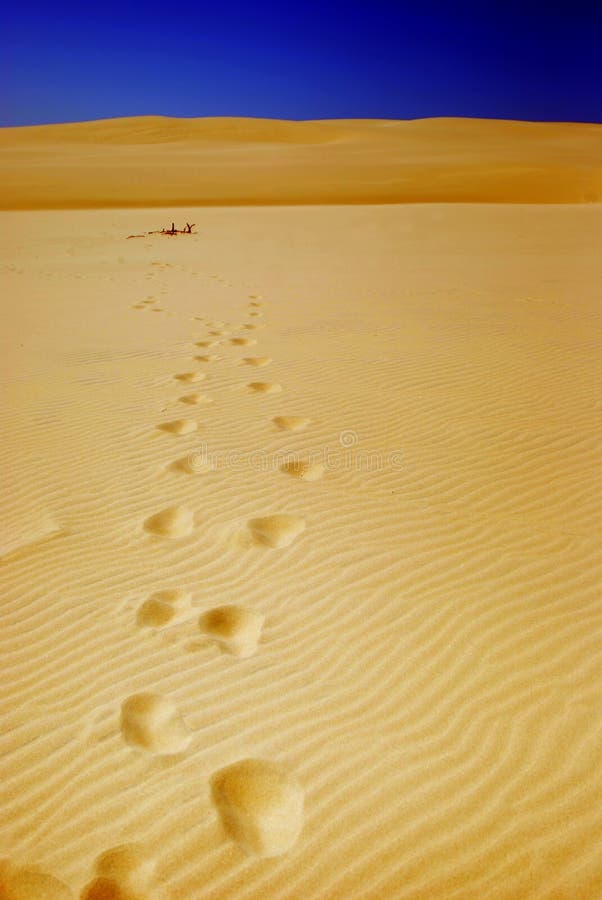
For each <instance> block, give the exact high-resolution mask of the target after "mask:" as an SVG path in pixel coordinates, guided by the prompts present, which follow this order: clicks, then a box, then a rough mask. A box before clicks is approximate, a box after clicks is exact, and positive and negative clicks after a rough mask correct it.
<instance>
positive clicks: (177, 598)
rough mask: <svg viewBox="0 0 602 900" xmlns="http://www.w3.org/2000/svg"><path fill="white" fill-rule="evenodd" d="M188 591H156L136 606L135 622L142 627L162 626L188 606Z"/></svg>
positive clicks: (189, 597)
mask: <svg viewBox="0 0 602 900" xmlns="http://www.w3.org/2000/svg"><path fill="white" fill-rule="evenodd" d="M190 599H191V595H190V592H189V591H181V590H169V591H157V592H156V593H154V594H151V596H150V597H149V598H148V599H147V600H145V601H144V603H142V604H141V606H139V607H138V613H137V615H136V622H137V624H138V625H140V627H142V628H163V626H164V625H168V624H169V622H172V621H173V620H174V619H175V618H176V617H177V616H178V615H179V614H181V613H182V611H183V610H185V609H186V608H187V607H189V606H190Z"/></svg>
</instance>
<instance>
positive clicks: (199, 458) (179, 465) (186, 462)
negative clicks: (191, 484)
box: [169, 452, 215, 475]
mask: <svg viewBox="0 0 602 900" xmlns="http://www.w3.org/2000/svg"><path fill="white" fill-rule="evenodd" d="M169 469H170V471H172V472H185V473H186V475H207V474H208V473H209V472H213V471H215V465H214V464H213V463H212V462H211V460H210V459H208V457H207V455H206V454H205V453H202V452H201V453H195V452H192V453H189V454H188V456H183V457H182V459H177V460H176V461H175V462H172V463H171V465H170V466H169Z"/></svg>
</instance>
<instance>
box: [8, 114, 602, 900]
mask: <svg viewBox="0 0 602 900" xmlns="http://www.w3.org/2000/svg"><path fill="white" fill-rule="evenodd" d="M74 127H75V126H74ZM81 127H82V129H83V128H84V126H81ZM278 127H279V126H278V125H277V124H276V125H275V126H274V128H275V129H276V130H277V129H278ZM324 127H326V126H324ZM328 127H330V126H328ZM333 127H334V126H333ZM366 127H368V126H366ZM375 127H376V126H375ZM379 127H381V126H379ZM382 127H383V128H384V127H385V126H382ZM76 130H77V129H76ZM319 133H322V132H321V131H320V132H319ZM164 150H165V148H163V149H162V151H161V152H164ZM82 154H83V150H82ZM83 183H84V182H83V181H77V180H74V182H73V184H74V190H75V189H78V190H79V187H78V185H79V186H80V187H81V185H82V184H83ZM55 187H56V190H57V191H58V186H55ZM467 189H468V186H467ZM89 190H90V191H93V190H94V186H93V185H92V184H90V185H89ZM172 218H176V220H177V224H183V221H184V220H188V221H190V222H196V223H197V233H196V234H193V235H190V236H178V237H173V238H172V237H162V236H159V235H157V236H153V237H143V238H137V239H131V240H128V239H127V236H128V235H130V234H135V233H142V232H146V231H150V230H152V229H157V228H161V227H162V226H163V225H167V224H168V223H170V222H171V220H172ZM0 229H1V233H2V251H1V256H0V265H1V282H0V294H1V297H2V301H1V302H2V316H3V323H4V327H3V329H2V332H1V335H0V340H1V346H0V355H1V359H2V366H3V379H2V381H3V397H2V404H1V406H0V427H1V428H2V434H3V440H2V444H1V452H2V457H1V462H2V465H1V466H0V478H1V479H2V497H3V506H2V516H1V517H0V578H1V591H0V603H1V611H2V629H1V630H0V707H1V709H2V713H3V718H2V729H1V733H0V793H1V799H0V804H1V817H0V897H2V900H42V898H44V900H68V898H70V897H71V898H80V897H81V898H85V900H108V898H113V900H115V898H122V900H123V898H128V900H135V898H136V900H159V898H162V900H224V898H227V900H276V898H278V900H313V898H316V900H390V898H395V900H397V898H402V900H406V898H408V900H450V898H454V900H483V898H485V900H488V898H491V900H522V898H529V900H552V898H553V900H560V898H562V900H574V898H577V900H594V898H598V897H600V896H602V862H601V856H600V853H599V850H600V834H601V825H602V822H601V816H600V800H601V798H602V767H601V766H600V754H601V750H602V715H601V708H600V697H601V696H602V669H601V667H600V647H601V646H602V635H601V625H602V606H601V604H600V576H601V570H602V552H601V550H600V537H601V533H602V505H601V503H600V500H601V493H602V492H601V490H600V488H601V483H600V456H599V452H600V432H601V430H602V429H601V427H600V411H601V408H602V400H601V398H600V384H601V383H602V352H601V351H602V340H601V325H602V316H601V304H600V283H601V281H602V260H601V257H600V253H599V237H600V233H601V231H602V207H600V205H557V206H556V205H545V206H544V205H531V206H530V205H509V204H506V205H488V204H483V203H480V204H448V205H446V204H427V205H405V206H404V205H388V206H376V205H373V206H369V205H366V206H359V205H358V206H337V205H330V206H322V207H298V208H293V207H290V208H287V207H278V208H276V207H272V208H269V207H255V208H246V209H228V208H213V209H200V208H194V207H192V206H191V207H187V208H185V209H182V210H181V211H179V212H177V213H174V212H173V209H172V207H169V208H166V209H137V210H136V209H129V210H96V211H72V212H65V211H63V212H58V211H54V212H53V211H46V212H23V211H21V212H18V211H14V212H5V213H2V215H1V216H0ZM250 326H252V327H250ZM251 335H252V336H253V338H255V339H256V341H257V343H256V344H255V345H254V346H253V350H252V353H253V354H256V355H257V358H262V359H264V358H265V359H269V360H270V362H269V365H267V366H266V368H264V369H261V371H256V370H255V369H253V368H252V367H250V366H249V364H248V361H249V348H248V345H245V344H240V343H237V342H236V339H238V338H244V337H249V336H251ZM212 340H218V341H220V343H218V344H216V345H214V346H212V347H211V348H210V353H209V354H208V355H207V356H206V357H204V358H203V359H199V348H198V343H199V342H203V341H212ZM253 358H255V356H254V357H253ZM258 378H262V380H261V381H260V380H254V379H258ZM249 385H255V387H249ZM275 386H278V387H279V388H280V390H275V389H274V387H275ZM191 397H194V398H195V399H194V402H193V401H191V399H190V398H191ZM209 401H211V402H209ZM177 422H180V423H181V422H193V423H194V425H195V426H196V428H191V426H190V425H185V426H184V427H180V426H177V427H167V428H165V427H163V426H165V425H166V424H167V425H173V423H177ZM224 609H226V610H227V615H225V616H224V613H223V610H224ZM216 610H218V611H219V610H221V611H222V612H221V613H220V616H221V618H219V616H218V619H219V621H218V625H219V627H218V628H217V630H216V627H215V621H216V615H217V613H216V612H215V611H216ZM212 611H213V612H212ZM208 623H209V625H210V626H211V627H208ZM2 859H4V861H2Z"/></svg>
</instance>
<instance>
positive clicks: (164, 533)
mask: <svg viewBox="0 0 602 900" xmlns="http://www.w3.org/2000/svg"><path fill="white" fill-rule="evenodd" d="M193 527H194V514H193V512H192V510H191V509H188V507H186V506H171V507H169V508H168V509H164V510H162V512H159V513H155V515H154V516H150V518H148V519H146V520H145V522H144V530H145V531H148V532H150V533H151V534H157V535H159V536H161V537H167V538H181V537H188V535H189V534H192V529H193Z"/></svg>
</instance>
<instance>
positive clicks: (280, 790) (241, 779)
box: [211, 759, 304, 857]
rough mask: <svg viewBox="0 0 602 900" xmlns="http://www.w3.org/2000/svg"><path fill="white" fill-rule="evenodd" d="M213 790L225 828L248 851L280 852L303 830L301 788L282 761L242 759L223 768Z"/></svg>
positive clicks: (264, 853)
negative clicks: (280, 762) (281, 763)
mask: <svg viewBox="0 0 602 900" xmlns="http://www.w3.org/2000/svg"><path fill="white" fill-rule="evenodd" d="M211 795H212V799H213V803H214V804H215V807H216V809H217V812H218V814H219V816H220V819H221V822H222V825H223V826H224V828H225V830H226V832H227V833H228V834H229V836H230V837H231V838H232V839H233V840H234V841H236V843H237V844H239V846H241V847H242V848H243V849H244V850H246V851H247V852H249V853H253V854H255V855H256V856H264V857H270V856H280V855H281V854H283V853H286V851H287V850H290V848H291V847H292V846H293V844H294V843H295V842H296V840H297V838H298V837H299V835H300V834H301V831H302V829H303V805H304V794H303V788H302V787H301V785H300V784H299V782H298V780H297V778H296V777H295V776H294V775H293V774H292V773H290V772H289V771H288V770H287V769H286V768H285V767H284V766H281V765H280V764H279V763H275V762H272V761H270V760H267V759H243V760H240V761H239V762H236V763H234V764H233V765H231V766H227V767H226V768H224V769H220V770H219V771H218V772H216V773H215V774H214V775H213V777H212V778H211Z"/></svg>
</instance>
